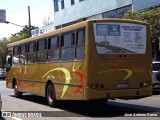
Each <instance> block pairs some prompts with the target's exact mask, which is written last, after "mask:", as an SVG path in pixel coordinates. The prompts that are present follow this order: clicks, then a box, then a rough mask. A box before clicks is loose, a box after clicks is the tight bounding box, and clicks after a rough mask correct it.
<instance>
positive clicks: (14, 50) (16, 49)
mask: <svg viewBox="0 0 160 120" xmlns="http://www.w3.org/2000/svg"><path fill="white" fill-rule="evenodd" d="M18 54H19V46H16V47H14V48H13V55H18Z"/></svg>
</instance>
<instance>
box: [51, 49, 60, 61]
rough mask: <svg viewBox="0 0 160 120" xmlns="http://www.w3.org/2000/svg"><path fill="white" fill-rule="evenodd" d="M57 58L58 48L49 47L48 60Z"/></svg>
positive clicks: (56, 59)
mask: <svg viewBox="0 0 160 120" xmlns="http://www.w3.org/2000/svg"><path fill="white" fill-rule="evenodd" d="M58 60H59V49H51V50H49V51H48V62H56V61H58Z"/></svg>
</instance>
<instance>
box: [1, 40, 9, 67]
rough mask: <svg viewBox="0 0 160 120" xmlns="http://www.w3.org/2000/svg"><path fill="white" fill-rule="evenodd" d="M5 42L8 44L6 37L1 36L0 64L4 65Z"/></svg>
mask: <svg viewBox="0 0 160 120" xmlns="http://www.w3.org/2000/svg"><path fill="white" fill-rule="evenodd" d="M7 44H8V39H7V38H2V39H1V40H0V65H2V66H3V65H5V59H6V54H7Z"/></svg>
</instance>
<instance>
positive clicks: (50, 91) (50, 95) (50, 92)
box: [47, 84, 56, 107]
mask: <svg viewBox="0 0 160 120" xmlns="http://www.w3.org/2000/svg"><path fill="white" fill-rule="evenodd" d="M47 101H48V105H49V106H50V107H55V103H56V96H55V89H54V86H53V85H52V84H49V85H48V87H47Z"/></svg>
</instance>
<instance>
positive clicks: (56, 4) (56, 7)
mask: <svg viewBox="0 0 160 120" xmlns="http://www.w3.org/2000/svg"><path fill="white" fill-rule="evenodd" d="M58 10H59V8H58V0H54V12H57V11H58Z"/></svg>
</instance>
